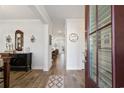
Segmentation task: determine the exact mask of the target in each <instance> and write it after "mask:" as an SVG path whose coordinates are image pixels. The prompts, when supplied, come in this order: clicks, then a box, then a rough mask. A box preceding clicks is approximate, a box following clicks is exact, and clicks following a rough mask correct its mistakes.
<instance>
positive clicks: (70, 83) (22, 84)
mask: <svg viewBox="0 0 124 93" xmlns="http://www.w3.org/2000/svg"><path fill="white" fill-rule="evenodd" d="M62 61H63V62H62ZM64 68H65V66H64V60H63V58H61V56H59V57H58V59H57V60H56V61H54V62H53V65H52V67H51V69H50V71H48V72H44V71H42V70H32V71H29V72H24V71H11V76H10V77H11V78H10V88H45V86H46V84H47V82H48V79H49V76H51V75H64V87H65V88H84V87H85V78H84V77H85V76H84V75H85V74H84V70H75V71H72V70H71V71H66V70H65V69H64ZM0 87H2V85H1V86H0Z"/></svg>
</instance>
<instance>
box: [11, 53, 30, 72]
mask: <svg viewBox="0 0 124 93" xmlns="http://www.w3.org/2000/svg"><path fill="white" fill-rule="evenodd" d="M12 55H13V57H12V58H11V61H10V66H11V70H15V71H20V70H23V71H29V70H31V64H32V53H14V54H12Z"/></svg>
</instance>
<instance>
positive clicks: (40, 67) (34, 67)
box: [32, 66, 43, 70]
mask: <svg viewBox="0 0 124 93" xmlns="http://www.w3.org/2000/svg"><path fill="white" fill-rule="evenodd" d="M32 69H41V70H43V68H42V66H32Z"/></svg>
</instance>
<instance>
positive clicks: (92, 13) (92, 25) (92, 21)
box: [89, 5, 96, 33]
mask: <svg viewBox="0 0 124 93" xmlns="http://www.w3.org/2000/svg"><path fill="white" fill-rule="evenodd" d="M89 19H90V22H89V23H90V33H91V32H94V31H95V30H96V6H95V5H91V6H90V18H89Z"/></svg>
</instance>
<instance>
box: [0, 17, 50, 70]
mask: <svg viewBox="0 0 124 93" xmlns="http://www.w3.org/2000/svg"><path fill="white" fill-rule="evenodd" d="M18 29H19V30H21V31H23V32H24V49H25V48H26V47H30V50H31V52H32V53H33V56H32V68H33V69H44V64H45V62H46V61H47V60H45V59H48V55H47V54H45V53H46V52H47V51H48V48H47V47H48V45H47V43H46V42H48V41H47V40H48V26H47V25H44V24H42V23H41V21H40V20H35V19H34V20H0V34H1V36H0V51H4V50H5V44H6V43H5V37H6V36H7V35H11V37H12V42H13V44H14V40H15V39H14V38H15V31H16V30H18ZM32 34H33V35H34V36H35V37H36V41H35V42H34V43H32V42H30V37H31V35H32Z"/></svg>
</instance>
